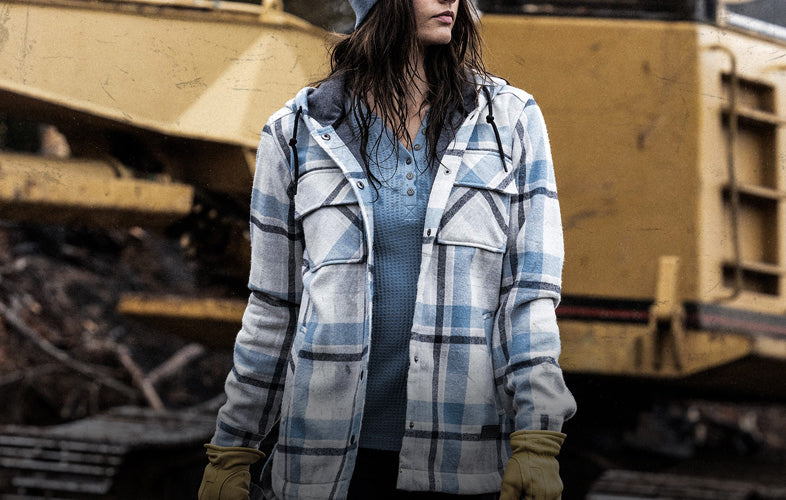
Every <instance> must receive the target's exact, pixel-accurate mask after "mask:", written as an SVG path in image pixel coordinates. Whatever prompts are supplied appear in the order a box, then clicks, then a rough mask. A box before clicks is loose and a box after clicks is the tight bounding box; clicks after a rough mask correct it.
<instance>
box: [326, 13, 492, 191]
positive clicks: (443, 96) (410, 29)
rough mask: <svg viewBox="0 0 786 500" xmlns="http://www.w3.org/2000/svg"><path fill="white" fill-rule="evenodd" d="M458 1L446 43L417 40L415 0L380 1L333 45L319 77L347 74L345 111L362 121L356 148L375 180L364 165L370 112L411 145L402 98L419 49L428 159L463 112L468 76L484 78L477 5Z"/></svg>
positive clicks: (432, 157)
mask: <svg viewBox="0 0 786 500" xmlns="http://www.w3.org/2000/svg"><path fill="white" fill-rule="evenodd" d="M457 1H458V2H459V5H458V13H457V15H456V20H455V23H454V25H453V32H452V37H451V41H450V43H449V44H446V45H430V46H427V47H425V48H424V47H421V45H420V42H419V41H418V38H417V24H416V21H415V13H414V7H413V5H412V0H380V1H379V2H377V4H376V5H375V6H374V7H373V8H372V9H371V11H370V12H369V14H368V16H367V17H366V19H365V20H364V21H363V23H362V24H361V25H360V26H359V27H358V28H357V29H356V30H355V31H354V32H352V33H351V34H350V35H349V36H347V37H345V38H343V39H342V40H340V41H339V42H338V43H336V44H335V45H334V46H333V48H332V51H331V71H330V74H329V75H328V76H327V77H326V78H325V79H324V80H322V81H323V82H324V81H326V80H329V79H331V78H334V77H338V76H340V77H343V78H344V82H345V83H344V85H345V89H344V90H345V92H346V93H347V94H348V95H349V96H350V97H351V102H352V105H351V109H350V110H349V112H351V113H353V114H354V117H355V119H356V122H357V123H358V124H359V125H360V130H359V131H358V132H359V135H360V154H361V156H362V158H363V161H364V163H365V168H366V174H367V175H368V176H369V178H370V179H371V180H372V181H377V182H379V180H378V179H376V177H375V176H374V175H373V173H372V172H371V171H370V170H369V169H368V163H369V161H368V160H369V158H368V154H367V147H368V141H369V127H370V125H371V124H372V123H373V120H374V115H376V116H378V117H380V118H381V119H382V121H383V123H384V124H385V125H387V126H388V127H389V128H390V129H391V130H392V132H393V134H394V135H395V138H398V139H403V140H404V141H405V142H406V146H407V148H408V149H409V148H410V147H411V146H412V139H411V138H410V137H409V135H408V133H407V128H406V119H407V114H408V108H407V98H408V95H409V92H410V89H411V82H412V81H413V80H414V79H415V78H416V76H415V68H414V67H413V61H414V60H415V58H414V57H413V55H415V54H416V53H417V51H420V50H423V51H424V61H423V66H424V70H425V77H426V79H427V82H428V91H427V93H426V95H425V96H424V97H425V100H424V106H429V108H430V109H429V115H428V120H427V122H426V129H425V135H426V140H427V144H428V148H429V166H433V163H434V159H435V158H436V157H437V154H438V152H437V140H438V139H439V137H440V133H441V131H442V129H443V128H445V127H448V128H450V129H451V132H452V133H453V134H454V135H455V132H456V130H455V129H454V128H453V127H454V126H455V127H457V126H458V125H454V124H453V123H452V120H451V119H450V118H451V114H452V112H453V111H456V110H459V111H461V112H463V111H465V110H464V88H465V85H466V84H467V83H468V82H469V83H470V84H471V85H473V86H474V85H475V81H474V78H472V76H471V75H472V74H473V73H474V74H480V75H482V76H485V77H488V73H487V72H486V69H485V67H484V65H483V61H482V59H481V38H480V33H479V29H478V13H477V10H476V9H475V6H474V5H473V4H472V1H471V0H457ZM366 98H369V100H370V101H371V102H373V106H374V109H373V113H374V115H372V113H371V112H370V111H369V110H368V108H366V107H365V106H364V105H362V104H361V103H365V102H367V101H366ZM467 111H468V110H467ZM378 145H379V138H378V139H377V144H376V146H377V147H378ZM372 149H374V148H372Z"/></svg>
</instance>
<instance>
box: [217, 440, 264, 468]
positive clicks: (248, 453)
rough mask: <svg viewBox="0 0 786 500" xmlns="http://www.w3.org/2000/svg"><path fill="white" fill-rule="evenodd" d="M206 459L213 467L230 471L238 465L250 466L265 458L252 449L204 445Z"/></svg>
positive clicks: (259, 452) (262, 454)
mask: <svg viewBox="0 0 786 500" xmlns="http://www.w3.org/2000/svg"><path fill="white" fill-rule="evenodd" d="M205 450H207V458H208V460H209V461H210V463H211V464H213V466H215V467H217V468H220V469H230V468H233V467H237V466H240V465H251V464H255V463H257V462H258V461H259V460H261V459H263V458H265V454H264V453H262V452H261V451H259V450H257V449H254V448H244V447H242V446H216V445H214V444H206V445H205Z"/></svg>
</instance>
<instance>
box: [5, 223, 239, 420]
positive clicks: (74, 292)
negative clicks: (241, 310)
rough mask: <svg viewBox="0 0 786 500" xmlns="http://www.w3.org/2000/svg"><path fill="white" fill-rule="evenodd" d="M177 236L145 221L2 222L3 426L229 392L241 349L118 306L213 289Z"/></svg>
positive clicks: (182, 402) (166, 405) (191, 401)
mask: <svg viewBox="0 0 786 500" xmlns="http://www.w3.org/2000/svg"><path fill="white" fill-rule="evenodd" d="M200 281H201V280H200V277H199V272H198V270H197V267H196V265H195V264H194V263H193V262H190V261H189V260H188V258H187V257H186V256H185V255H184V252H183V251H182V250H181V248H180V246H179V244H178V242H177V241H175V240H172V239H170V238H167V237H165V236H162V235H159V234H155V233H153V232H150V231H147V230H144V229H141V228H138V227H135V228H131V229H120V228H113V229H96V228H72V227H63V226H42V225H31V224H23V223H15V222H7V221H0V405H2V407H4V408H6V411H4V412H2V413H0V424H26V425H49V424H56V423H61V422H65V421H71V420H75V419H79V418H83V417H87V416H91V415H95V414H98V413H100V412H102V411H105V410H107V409H108V408H112V407H115V406H121V405H136V406H146V407H150V408H153V409H180V408H186V407H190V406H194V405H198V404H200V403H204V402H205V401H207V400H210V399H211V398H215V397H220V394H221V393H222V387H223V381H224V378H225V376H226V373H227V372H228V370H229V368H230V366H231V353H229V352H218V351H215V350H207V349H205V348H204V347H203V346H201V345H199V344H196V343H191V342H189V341H188V340H186V339H182V338H178V337H175V336H173V335H169V334H167V333H166V332H161V331H154V330H152V329H150V328H149V327H146V326H145V325H142V324H139V323H137V322H133V321H131V320H129V319H128V318H124V317H121V316H119V315H118V314H117V313H116V312H115V305H116V303H117V300H118V298H119V296H120V294H121V293H122V292H126V291H139V292H151V293H170V294H172V293H175V294H187V295H191V296H196V295H203V294H216V293H222V294H225V295H226V294H227V293H231V291H227V290H217V289H216V287H215V286H212V287H205V286H203V284H202V283H201V282H200Z"/></svg>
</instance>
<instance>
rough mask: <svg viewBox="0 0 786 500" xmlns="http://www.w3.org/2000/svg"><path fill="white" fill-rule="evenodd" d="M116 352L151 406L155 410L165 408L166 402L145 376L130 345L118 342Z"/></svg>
mask: <svg viewBox="0 0 786 500" xmlns="http://www.w3.org/2000/svg"><path fill="white" fill-rule="evenodd" d="M115 352H117V359H119V360H120V363H122V364H123V366H124V367H125V368H126V370H128V373H129V374H130V375H131V380H133V381H134V385H136V386H137V387H138V388H139V389H140V390H141V391H142V394H144V396H145V399H146V400H147V402H148V404H149V405H150V407H151V408H153V409H155V410H163V409H164V402H163V401H161V398H160V397H159V396H158V393H157V392H156V390H155V388H154V387H153V384H151V383H150V382H149V381H148V380H147V379H146V378H145V374H144V373H143V372H142V369H141V368H139V365H137V364H136V362H135V361H134V359H133V358H132V357H131V353H130V352H129V350H128V347H126V346H124V345H122V344H116V346H115Z"/></svg>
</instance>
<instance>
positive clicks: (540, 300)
mask: <svg viewBox="0 0 786 500" xmlns="http://www.w3.org/2000/svg"><path fill="white" fill-rule="evenodd" d="M511 152H512V157H513V159H514V161H515V162H516V163H515V168H517V174H516V175H517V182H518V194H517V195H514V197H513V199H512V201H511V215H510V225H509V234H508V246H507V250H506V253H505V256H504V261H503V276H502V282H501V291H500V306H499V310H498V311H497V316H496V322H495V325H494V328H495V335H494V338H495V340H496V342H498V343H499V344H498V345H497V346H496V349H494V352H495V356H497V357H501V358H502V359H497V360H495V363H494V364H495V366H496V367H499V368H498V370H497V373H496V374H495V375H496V379H497V383H498V384H500V383H501V384H502V387H501V389H502V390H503V391H504V392H505V396H507V397H504V398H503V400H504V401H506V402H507V403H506V404H505V405H504V406H505V407H506V408H505V409H506V411H507V413H508V415H510V416H512V417H514V418H515V430H524V429H529V430H533V429H534V430H553V431H559V430H560V429H561V428H562V423H563V421H565V420H566V419H568V418H570V417H571V416H572V415H573V413H575V410H576V403H575V401H574V399H573V396H572V395H571V393H570V392H569V391H568V389H567V388H566V387H565V383H564V380H563V376H562V370H561V369H560V367H559V364H558V359H559V354H560V339H559V330H558V328H557V319H556V314H555V308H556V306H557V304H558V303H559V300H560V287H561V274H562V262H563V256H564V248H563V241H562V223H561V219H560V210H559V202H558V200H557V189H556V182H555V177H554V166H553V163H552V160H551V150H550V148H549V142H548V136H547V133H546V126H545V122H544V120H543V116H542V114H541V111H540V109H539V108H538V106H537V104H536V103H535V101H534V100H532V99H531V98H530V99H529V100H528V101H527V102H526V104H525V107H524V110H523V111H522V114H521V116H520V117H519V119H518V120H517V122H516V123H515V125H514V130H513V148H512V151H511ZM498 390H499V386H498Z"/></svg>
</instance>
